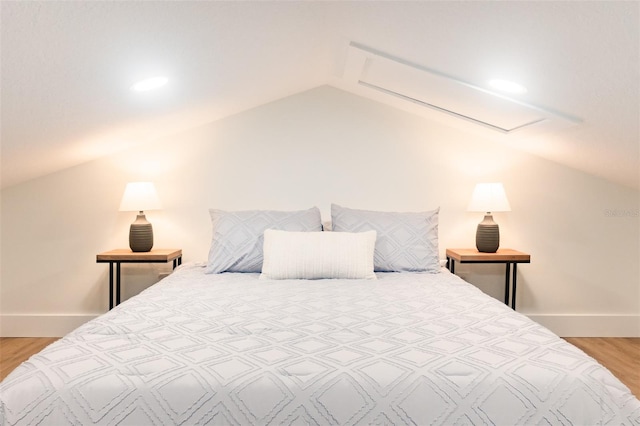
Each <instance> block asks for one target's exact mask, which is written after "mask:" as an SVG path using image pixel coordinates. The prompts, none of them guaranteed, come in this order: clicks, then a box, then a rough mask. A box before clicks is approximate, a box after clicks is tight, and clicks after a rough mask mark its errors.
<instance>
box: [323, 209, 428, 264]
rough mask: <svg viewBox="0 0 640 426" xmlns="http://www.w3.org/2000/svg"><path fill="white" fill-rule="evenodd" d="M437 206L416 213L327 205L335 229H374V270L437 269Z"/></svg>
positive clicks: (347, 230)
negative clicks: (329, 206) (375, 233)
mask: <svg viewBox="0 0 640 426" xmlns="http://www.w3.org/2000/svg"><path fill="white" fill-rule="evenodd" d="M439 210H440V209H439V208H438V209H435V210H432V211H426V212H418V213H395V212H377V211H368V210H355V209H348V208H346V207H341V206H338V205H336V204H332V205H331V224H332V227H333V231H336V232H364V231H369V230H374V231H376V232H377V233H378V238H377V240H376V247H375V252H374V255H373V263H374V270H375V271H376V272H405V271H406V272H433V273H437V272H440V262H438V212H439Z"/></svg>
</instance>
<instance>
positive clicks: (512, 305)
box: [511, 263, 518, 311]
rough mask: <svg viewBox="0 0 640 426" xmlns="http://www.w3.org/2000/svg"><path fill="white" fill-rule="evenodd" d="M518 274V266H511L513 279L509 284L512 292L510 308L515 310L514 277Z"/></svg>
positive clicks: (515, 264)
mask: <svg viewBox="0 0 640 426" xmlns="http://www.w3.org/2000/svg"><path fill="white" fill-rule="evenodd" d="M517 274H518V264H517V263H514V264H513V278H512V279H511V282H512V284H513V291H512V292H511V308H512V309H513V310H514V311H515V310H516V275H517Z"/></svg>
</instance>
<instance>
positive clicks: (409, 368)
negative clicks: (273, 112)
mask: <svg viewBox="0 0 640 426" xmlns="http://www.w3.org/2000/svg"><path fill="white" fill-rule="evenodd" d="M214 229H215V227H214ZM281 232H282V233H284V234H287V235H286V238H289V237H290V235H289V234H296V235H299V233H297V232H289V231H281ZM305 232H306V231H305ZM259 233H262V231H260V232H259ZM314 234H316V236H318V235H321V234H318V233H314ZM324 234H339V233H338V232H334V233H324ZM362 234H364V233H362ZM215 235H216V233H215V232H214V239H215V238H216V237H215ZM268 235H271V234H270V233H266V232H265V233H264V237H265V238H267V236H268ZM268 238H270V237H268ZM301 238H302V237H301ZM358 238H360V236H358ZM286 241H287V244H289V246H290V244H291V241H289V240H286ZM358 241H360V240H358ZM376 241H377V240H376ZM260 243H261V244H262V246H263V247H264V250H265V251H264V253H263V256H264V257H263V259H262V262H263V263H264V265H263V267H262V268H261V269H262V270H261V272H229V271H227V272H217V273H212V272H210V270H211V268H212V263H211V259H209V261H208V262H203V263H185V264H184V265H182V266H181V267H179V268H178V269H176V271H174V273H173V274H171V275H170V276H169V277H167V278H165V279H163V280H162V281H160V282H159V283H157V284H156V285H154V286H152V287H150V288H148V289H147V290H145V291H144V292H142V293H141V294H139V295H138V296H136V297H133V298H131V299H129V300H127V301H125V302H123V303H122V304H120V305H119V306H117V307H116V308H114V309H113V310H111V311H109V312H108V313H106V314H104V315H102V316H100V317H98V318H96V319H95V320H92V321H90V322H88V323H86V324H84V325H83V326H81V327H80V328H78V329H77V330H75V331H73V332H72V333H70V334H69V335H67V336H65V337H64V338H62V339H61V340H59V341H57V342H55V343H53V344H52V345H50V346H49V347H47V348H45V349H44V350H43V351H42V352H40V353H39V354H37V355H34V356H33V357H31V358H30V359H29V360H28V361H27V362H25V363H23V364H22V365H21V366H19V367H18V368H17V369H16V370H14V371H13V372H12V373H11V374H10V375H9V376H8V377H7V378H6V379H5V380H4V381H3V382H2V383H1V384H0V403H1V405H0V407H1V411H0V418H1V420H2V422H1V423H2V424H3V425H36V424H37V425H40V424H50V425H62V424H82V425H88V424H104V425H114V424H117V425H125V424H130V425H147V424H150V425H169V424H171V425H199V424H221V425H247V424H257V425H266V424H273V425H291V424H311V425H325V424H326V425H328V424H332V425H353V424H395V425H399V424H415V425H436V424H438V425H458V424H493V425H516V424H527V425H529V424H550V425H556V424H562V425H592V424H602V425H606V424H616V425H620V424H629V425H633V424H640V401H638V399H636V398H635V397H634V396H633V395H632V394H631V393H630V391H629V390H628V389H627V388H626V387H625V386H624V385H623V384H622V383H621V382H620V381H619V380H617V379H616V378H615V377H614V376H613V375H612V374H611V373H610V372H609V371H608V370H607V369H605V368H604V367H603V366H601V365H600V364H598V363H597V362H596V361H594V360H593V359H592V358H590V357H588V356H587V355H585V354H584V353H583V352H581V351H580V350H579V349H577V348H575V347H574V346H572V345H570V344H568V343H566V342H565V341H563V340H562V339H560V338H559V337H557V336H556V335H554V334H553V333H552V332H550V331H549V330H547V329H546V328H544V327H542V326H540V325H538V324H536V323H534V322H533V321H531V320H529V319H528V318H527V317H525V316H523V315H521V314H519V313H517V312H514V311H513V310H512V309H510V308H509V307H508V306H506V305H504V304H503V303H501V302H499V301H497V300H495V299H493V298H491V297H489V296H487V295H485V294H483V293H482V292H481V291H480V290H478V289H477V288H475V287H474V286H472V285H470V284H468V283H467V282H465V281H463V280H462V279H460V278H459V277H457V276H455V275H453V274H451V273H449V272H448V271H447V270H446V269H444V268H441V267H439V266H438V269H437V271H433V270H432V271H428V272H427V271H422V272H410V271H401V272H375V274H374V276H373V277H371V276H370V275H367V276H366V277H365V278H328V279H300V278H289V277H284V278H282V277H274V276H269V275H265V273H264V270H266V269H268V268H267V262H268V261H270V262H273V261H274V259H270V258H269V255H270V253H272V251H271V249H269V252H267V247H268V246H269V244H272V243H274V242H273V241H267V240H264V241H262V240H261V241H260ZM347 245H349V244H348V243H345V242H344V241H342V240H341V241H340V246H341V247H344V246H347ZM212 247H213V246H212ZM369 247H370V245H369ZM381 250H382V251H384V250H383V249H381ZM394 250H395V249H394ZM214 251H215V250H214ZM298 251H300V250H298ZM274 252H277V250H275V251H274ZM218 253H219V252H218ZM311 255H312V256H311V257H313V258H317V257H318V252H317V251H312V252H311ZM320 257H322V256H320ZM245 259H246V257H245ZM403 259H404V260H403V262H404V261H406V257H404V258H403ZM307 260H308V259H307ZM254 263H255V262H254V260H251V261H249V264H254ZM276 263H277V262H276ZM303 263H304V262H303ZM235 264H236V265H237V264H238V263H237V262H236V263H235ZM271 265H273V263H271ZM276 269H277V268H276ZM294 269H295V268H294ZM309 270H312V271H313V270H314V269H313V268H311V269H309ZM290 271H291V268H289V272H290ZM272 272H273V270H272Z"/></svg>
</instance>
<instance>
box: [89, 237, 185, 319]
mask: <svg viewBox="0 0 640 426" xmlns="http://www.w3.org/2000/svg"><path fill="white" fill-rule="evenodd" d="M171 261H173V269H175V268H176V267H177V266H178V265H181V264H182V250H181V249H153V250H151V251H148V252H133V251H131V250H129V249H115V250H110V251H105V252H103V253H100V254H98V255H96V262H97V263H108V264H109V309H113V306H114V304H113V266H114V264H115V266H116V298H115V299H116V303H115V305H116V306H117V305H119V304H120V264H121V263H167V262H171Z"/></svg>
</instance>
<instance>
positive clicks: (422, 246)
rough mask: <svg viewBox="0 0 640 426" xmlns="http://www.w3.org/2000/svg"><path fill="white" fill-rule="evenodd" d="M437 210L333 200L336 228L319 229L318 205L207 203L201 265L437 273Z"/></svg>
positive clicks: (335, 274) (323, 272)
mask: <svg viewBox="0 0 640 426" xmlns="http://www.w3.org/2000/svg"><path fill="white" fill-rule="evenodd" d="M438 212H439V210H438V209H436V210H432V211H425V212H415V213H413V212H412V213H397V212H379V211H368V210H355V209H348V208H345V207H341V206H338V205H336V204H332V205H331V221H332V227H333V231H334V232H321V231H322V222H321V217H320V210H319V209H318V208H317V207H313V208H310V209H308V210H299V211H289V212H284V211H273V210H249V211H236V212H229V211H223V210H215V209H211V210H210V214H211V222H212V225H213V236H212V241H211V248H210V250H209V259H208V263H207V267H206V269H205V272H206V273H210V274H211V273H221V272H253V273H258V272H260V273H261V276H260V278H261V279H325V278H327V279H332V278H347V279H376V276H375V273H374V272H429V273H437V272H439V271H440V265H439V261H438Z"/></svg>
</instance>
